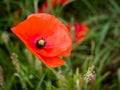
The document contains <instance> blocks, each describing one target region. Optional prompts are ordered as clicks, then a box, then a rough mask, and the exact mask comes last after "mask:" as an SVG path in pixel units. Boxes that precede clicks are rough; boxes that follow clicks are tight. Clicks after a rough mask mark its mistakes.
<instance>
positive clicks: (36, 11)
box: [33, 0, 39, 13]
mask: <svg viewBox="0 0 120 90" xmlns="http://www.w3.org/2000/svg"><path fill="white" fill-rule="evenodd" d="M38 1H39V0H33V2H34V12H35V13H38Z"/></svg>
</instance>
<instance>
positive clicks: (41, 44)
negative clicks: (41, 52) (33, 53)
mask: <svg viewBox="0 0 120 90" xmlns="http://www.w3.org/2000/svg"><path fill="white" fill-rule="evenodd" d="M45 44H46V42H45V40H44V39H40V40H38V41H37V42H36V47H37V48H39V49H41V48H43V47H44V46H45Z"/></svg>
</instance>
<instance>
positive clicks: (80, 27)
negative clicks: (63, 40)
mask: <svg viewBox="0 0 120 90" xmlns="http://www.w3.org/2000/svg"><path fill="white" fill-rule="evenodd" d="M66 27H67V28H68V30H69V31H70V30H71V28H73V29H72V30H73V31H72V30H71V31H72V32H71V33H72V36H73V42H74V43H76V42H79V41H82V40H83V39H84V38H85V36H86V34H87V32H88V27H87V26H86V25H85V24H83V23H74V24H73V25H70V24H66Z"/></svg>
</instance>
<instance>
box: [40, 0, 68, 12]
mask: <svg viewBox="0 0 120 90" xmlns="http://www.w3.org/2000/svg"><path fill="white" fill-rule="evenodd" d="M67 1H68V0H51V4H52V7H53V8H55V7H56V6H57V5H58V4H60V5H63V4H65V3H66V2H67ZM48 8H49V4H48V1H47V0H46V2H45V3H44V4H43V6H42V8H38V12H39V13H42V12H45V11H46V10H48Z"/></svg>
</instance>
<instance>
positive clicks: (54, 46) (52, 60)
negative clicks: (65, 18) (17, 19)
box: [11, 13, 72, 67]
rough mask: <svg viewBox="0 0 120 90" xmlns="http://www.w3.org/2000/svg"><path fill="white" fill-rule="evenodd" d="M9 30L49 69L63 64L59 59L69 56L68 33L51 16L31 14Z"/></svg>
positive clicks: (70, 43) (62, 25)
mask: <svg viewBox="0 0 120 90" xmlns="http://www.w3.org/2000/svg"><path fill="white" fill-rule="evenodd" d="M11 30H12V32H13V33H14V34H15V35H16V36H18V37H19V38H20V39H21V40H22V41H23V42H24V44H25V45H26V46H27V48H28V49H29V50H30V51H31V52H32V53H33V54H34V55H36V56H37V57H38V58H39V59H40V60H42V61H43V62H44V63H45V64H46V65H47V66H49V67H57V66H61V65H63V64H65V61H64V60H62V59H60V58H59V57H60V56H69V55H70V52H71V49H72V40H71V37H70V33H69V31H68V29H67V28H66V26H65V25H64V24H62V23H61V22H60V21H59V20H58V19H57V18H55V17H54V16H52V15H49V14H44V13H39V14H32V15H30V16H29V17H28V18H27V19H26V20H25V21H23V22H21V23H20V24H18V25H17V26H15V27H13V28H12V29H11Z"/></svg>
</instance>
